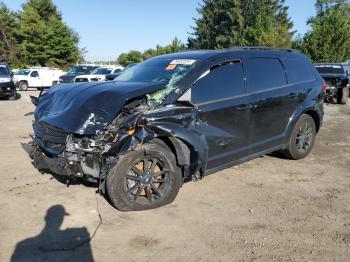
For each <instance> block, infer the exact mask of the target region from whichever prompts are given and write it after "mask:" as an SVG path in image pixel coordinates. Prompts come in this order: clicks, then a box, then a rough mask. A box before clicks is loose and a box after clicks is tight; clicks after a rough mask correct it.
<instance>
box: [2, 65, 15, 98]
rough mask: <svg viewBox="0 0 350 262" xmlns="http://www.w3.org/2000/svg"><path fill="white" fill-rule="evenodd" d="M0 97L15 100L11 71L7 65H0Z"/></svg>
mask: <svg viewBox="0 0 350 262" xmlns="http://www.w3.org/2000/svg"><path fill="white" fill-rule="evenodd" d="M0 97H1V98H4V97H5V98H9V99H12V100H14V99H16V98H17V92H16V86H15V84H14V83H13V79H12V73H11V69H10V67H9V66H8V65H7V64H0Z"/></svg>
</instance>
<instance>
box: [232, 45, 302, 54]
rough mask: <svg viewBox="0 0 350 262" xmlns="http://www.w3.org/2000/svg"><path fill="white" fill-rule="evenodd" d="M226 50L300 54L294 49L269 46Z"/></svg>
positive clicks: (233, 47) (236, 47)
mask: <svg viewBox="0 0 350 262" xmlns="http://www.w3.org/2000/svg"><path fill="white" fill-rule="evenodd" d="M226 50H270V51H286V52H291V53H294V52H295V53H300V52H299V51H298V50H296V49H292V48H281V47H269V46H232V47H230V48H227V49H226Z"/></svg>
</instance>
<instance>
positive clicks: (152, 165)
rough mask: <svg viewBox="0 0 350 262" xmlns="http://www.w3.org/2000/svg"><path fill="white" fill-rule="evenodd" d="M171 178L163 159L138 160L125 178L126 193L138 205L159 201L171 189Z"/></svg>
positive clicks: (146, 158) (144, 158) (145, 158)
mask: <svg viewBox="0 0 350 262" xmlns="http://www.w3.org/2000/svg"><path fill="white" fill-rule="evenodd" d="M169 176H170V174H169V170H168V169H166V168H165V167H164V163H163V162H162V160H161V159H158V158H156V157H154V158H148V157H143V158H141V159H137V160H136V161H135V162H134V163H133V164H132V165H131V167H130V168H129V170H128V171H127V175H126V176H125V183H124V193H125V194H126V195H127V197H128V199H129V201H132V202H134V203H138V204H145V203H147V202H149V203H153V202H156V201H159V200H160V199H162V197H163V196H164V195H165V193H166V192H167V191H168V190H169V188H170V177H169Z"/></svg>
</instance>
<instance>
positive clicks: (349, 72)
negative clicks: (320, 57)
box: [342, 61, 350, 80]
mask: <svg viewBox="0 0 350 262" xmlns="http://www.w3.org/2000/svg"><path fill="white" fill-rule="evenodd" d="M342 65H343V67H344V69H345V70H346V71H347V75H348V79H349V80H350V61H348V62H346V63H343V64H342Z"/></svg>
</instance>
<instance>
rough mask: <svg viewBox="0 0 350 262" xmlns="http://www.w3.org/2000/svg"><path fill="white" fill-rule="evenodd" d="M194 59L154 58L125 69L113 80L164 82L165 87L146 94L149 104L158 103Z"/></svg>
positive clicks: (190, 65) (187, 70)
mask: <svg viewBox="0 0 350 262" xmlns="http://www.w3.org/2000/svg"><path fill="white" fill-rule="evenodd" d="M195 64H196V60H190V59H176V60H173V59H162V58H154V59H150V60H147V61H145V62H142V63H140V64H137V65H135V66H133V67H131V68H128V69H126V70H125V71H124V72H123V73H122V74H121V75H120V76H118V77H117V78H116V79H115V81H122V82H151V83H164V84H165V87H164V88H163V89H161V90H158V91H156V92H154V93H152V94H148V95H147V102H148V104H149V105H156V104H160V103H161V102H162V101H163V100H164V98H165V97H166V96H167V95H168V94H170V93H171V92H172V91H173V90H174V89H175V88H176V85H177V83H178V82H179V81H180V80H182V79H183V78H184V77H185V76H186V75H187V74H188V72H189V71H190V70H191V69H192V68H193V67H194V66H195Z"/></svg>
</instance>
